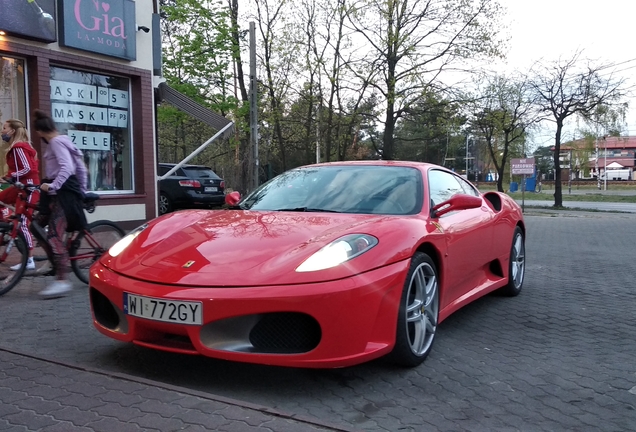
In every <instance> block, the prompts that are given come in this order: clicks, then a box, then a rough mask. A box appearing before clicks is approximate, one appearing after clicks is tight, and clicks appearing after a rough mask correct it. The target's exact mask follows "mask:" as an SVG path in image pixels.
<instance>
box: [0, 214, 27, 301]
mask: <svg viewBox="0 0 636 432" xmlns="http://www.w3.org/2000/svg"><path fill="white" fill-rule="evenodd" d="M12 229H13V225H12V224H10V223H0V260H2V258H3V257H4V255H5V253H6V257H4V260H2V262H0V296H2V295H4V294H6V293H8V292H9V291H11V290H12V289H13V287H15V286H16V285H17V284H18V282H20V280H21V279H22V276H23V275H24V272H25V271H26V263H27V260H28V258H29V248H28V247H27V243H26V240H25V239H24V234H22V232H21V231H18V236H17V237H16V238H15V240H14V239H12V238H11V237H10V235H11V230H12ZM18 264H20V268H19V269H18V270H11V267H12V266H15V265H18Z"/></svg>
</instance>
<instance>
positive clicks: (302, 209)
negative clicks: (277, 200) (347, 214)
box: [275, 207, 340, 213]
mask: <svg viewBox="0 0 636 432" xmlns="http://www.w3.org/2000/svg"><path fill="white" fill-rule="evenodd" d="M275 211H289V212H323V213H340V212H339V211H338V210H326V209H319V208H311V207H296V208H280V209H276V210H275Z"/></svg>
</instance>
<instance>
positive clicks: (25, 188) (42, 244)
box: [0, 183, 125, 296]
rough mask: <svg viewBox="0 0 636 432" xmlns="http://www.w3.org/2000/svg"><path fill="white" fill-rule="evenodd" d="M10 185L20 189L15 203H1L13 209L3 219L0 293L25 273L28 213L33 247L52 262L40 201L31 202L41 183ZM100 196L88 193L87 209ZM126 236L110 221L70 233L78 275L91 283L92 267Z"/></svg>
mask: <svg viewBox="0 0 636 432" xmlns="http://www.w3.org/2000/svg"><path fill="white" fill-rule="evenodd" d="M11 187H17V188H18V194H17V199H16V203H15V206H11V205H9V204H5V203H2V202H0V204H1V205H3V206H5V207H8V208H9V209H11V210H12V212H13V213H12V214H11V215H10V216H9V217H8V218H5V219H4V221H0V296H2V295H4V294H6V293H8V292H9V291H11V289H13V288H14V287H15V286H16V285H17V284H18V282H20V280H21V279H22V277H23V276H24V274H25V273H26V264H27V260H28V258H29V248H28V245H27V241H26V239H25V237H24V234H23V233H22V231H21V226H22V217H21V216H23V215H24V216H26V219H27V220H28V222H29V225H30V232H31V233H32V234H33V237H34V241H36V243H37V244H36V245H34V246H35V249H34V250H35V251H36V252H37V251H39V250H40V249H41V250H43V251H44V252H45V253H46V256H47V258H48V259H49V261H50V262H53V252H52V249H51V246H50V245H49V243H48V241H47V235H46V228H45V227H41V226H40V225H39V224H38V223H37V220H36V214H37V207H38V204H37V203H30V202H28V196H29V193H31V192H33V191H34V190H37V189H38V188H39V186H36V185H24V184H21V183H12V186H11ZM99 198H100V196H99V195H98V194H95V193H87V194H85V198H84V210H85V211H86V212H88V213H93V212H94V211H95V201H97V200H98V199H99ZM124 235H125V233H124V230H122V229H121V228H120V227H119V226H118V225H117V224H116V223H114V222H112V221H109V220H98V221H95V222H92V223H90V224H88V226H87V227H86V229H84V230H81V231H73V232H67V233H66V238H65V243H66V248H67V250H68V251H69V258H70V262H71V269H72V270H73V273H75V275H76V276H77V278H78V279H79V280H80V281H82V282H84V283H86V284H88V276H89V269H90V266H91V265H93V263H94V262H96V261H97V260H98V259H99V258H100V257H101V256H102V255H103V254H104V252H106V251H107V250H108V249H109V248H110V247H111V246H112V245H114V244H115V243H116V242H117V241H119V240H120V239H121V238H123V237H124ZM17 264H21V265H20V266H19V268H18V269H17V270H12V269H11V267H13V266H16V265H17ZM45 274H46V275H51V274H55V271H54V269H51V271H49V272H47V273H45Z"/></svg>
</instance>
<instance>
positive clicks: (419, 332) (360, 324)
mask: <svg viewBox="0 0 636 432" xmlns="http://www.w3.org/2000/svg"><path fill="white" fill-rule="evenodd" d="M226 200H227V202H228V203H229V205H228V208H226V209H223V210H185V211H179V212H175V213H169V214H166V215H164V216H161V217H158V218H156V219H154V220H151V221H150V222H148V223H146V224H144V225H142V226H140V227H139V228H137V229H135V230H133V231H131V232H130V233H129V234H128V235H127V236H126V237H124V238H123V239H122V240H121V241H120V242H119V243H117V244H115V245H114V246H113V247H112V248H111V249H110V250H109V252H108V253H105V254H104V255H103V256H102V258H101V259H100V260H99V261H98V262H97V263H95V264H94V265H93V266H92V267H91V274H90V304H91V309H92V314H93V320H94V325H95V327H96V328H97V329H98V330H99V331H100V332H101V333H103V334H104V335H106V336H109V337H111V338H114V339H117V340H120V341H124V342H132V343H135V344H137V345H140V346H144V347H148V348H153V349H159V350H165V351H171V352H176V353H183V354H202V355H205V356H209V357H213V358H218V359H225V360H231V361H240V362H251V363H260V364H269V365H279V366H292V367H312V368H332V367H343V366H350V365H354V364H358V363H362V362H366V361H369V360H372V359H375V358H379V357H386V358H388V359H389V360H391V361H393V362H395V363H397V364H399V365H403V366H417V365H419V364H420V363H421V362H422V361H423V360H424V359H425V358H426V356H427V355H428V354H429V353H430V352H431V348H432V346H433V342H434V340H435V335H436V333H437V329H438V325H439V324H440V323H441V322H442V321H444V319H445V318H447V317H448V316H449V315H450V314H452V313H453V312H455V311H457V310H458V309H459V308H461V307H462V306H464V305H466V304H468V303H470V302H472V301H474V300H475V299H477V298H479V297H482V296H484V295H485V294H487V293H490V292H493V291H498V292H499V293H501V294H503V295H508V296H515V295H517V294H519V292H520V291H521V287H522V284H523V280H524V271H525V247H524V244H525V235H526V228H525V224H524V220H523V214H522V211H521V209H520V207H519V206H518V205H517V203H516V202H515V201H514V200H512V199H511V198H510V197H508V196H507V195H505V194H502V193H498V192H486V193H480V191H479V190H478V189H477V188H476V187H475V186H473V185H472V184H471V183H469V182H468V181H466V180H465V179H463V178H462V177H460V176H459V175H457V174H455V173H454V172H451V171H449V170H447V169H445V168H443V167H440V166H437V165H431V164H425V163H415V162H397V161H358V162H336V163H324V164H316V165H311V166H304V167H300V168H296V169H292V170H290V171H287V172H285V173H283V174H281V175H279V176H278V177H275V178H274V179H272V180H270V181H269V182H267V183H265V184H263V185H262V186H260V187H259V188H257V189H256V190H255V191H253V192H252V193H250V194H248V195H247V196H245V197H244V198H242V199H241V198H240V197H239V194H238V192H232V193H230V194H228V195H227V197H226Z"/></svg>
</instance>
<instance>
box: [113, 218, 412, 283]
mask: <svg viewBox="0 0 636 432" xmlns="http://www.w3.org/2000/svg"><path fill="white" fill-rule="evenodd" d="M406 218H408V217H406ZM406 218H401V217H396V216H377V215H355V214H334V213H304V212H268V211H258V212H256V211H239V210H237V211H233V210H220V211H195V210H190V211H182V212H177V213H171V214H168V215H165V216H162V217H160V218H157V219H155V220H153V221H151V222H150V223H149V224H148V227H147V228H146V229H145V230H143V231H141V233H140V234H139V235H138V236H137V237H136V238H135V239H134V241H133V242H132V243H131V244H130V246H128V247H127V248H126V249H125V250H124V251H123V252H122V253H121V254H119V255H118V256H117V257H111V256H110V255H108V254H105V256H104V257H103V259H102V260H101V262H102V263H103V264H104V265H105V266H106V267H108V268H110V269H111V270H113V271H115V272H117V273H120V274H124V275H126V276H130V277H133V278H136V279H142V280H147V281H152V282H161V283H166V284H183V285H192V286H257V285H280V284H294V283H311V282H321V281H325V280H334V279H339V278H344V277H348V276H351V275H353V274H359V273H361V272H365V271H369V270H371V269H374V268H378V267H381V266H383V265H386V264H389V263H391V262H396V261H398V260H401V259H406V258H408V257H409V256H410V252H411V250H410V248H409V247H408V246H406V245H403V244H402V243H403V242H402V241H399V240H397V239H403V238H404V236H402V235H400V233H399V231H400V228H396V227H400V225H402V224H400V223H396V222H398V221H397V220H398V219H406ZM410 218H411V219H412V218H413V217H410ZM404 225H405V227H406V226H407V225H409V224H404ZM396 230H397V231H396ZM353 233H356V234H371V235H373V236H375V237H376V238H378V240H379V244H378V245H377V246H375V247H374V248H372V249H371V250H370V251H368V252H366V253H364V254H362V255H360V256H358V257H356V258H354V259H352V260H350V261H347V262H346V263H343V264H341V265H339V266H337V267H334V268H332V269H325V270H320V271H315V272H302V273H298V272H296V271H295V270H296V268H297V267H298V266H299V265H300V264H301V263H302V262H303V261H305V259H307V258H308V257H309V256H311V255H312V254H314V253H315V252H316V251H318V250H319V249H320V248H322V247H323V246H325V245H327V244H329V243H330V242H332V241H334V240H336V239H338V238H340V237H342V236H344V235H346V234H353ZM410 245H411V247H412V246H413V239H412V238H411V241H410Z"/></svg>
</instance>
